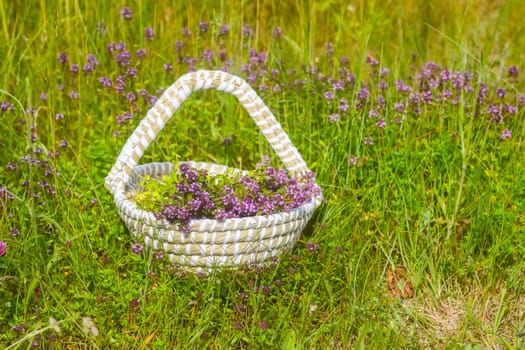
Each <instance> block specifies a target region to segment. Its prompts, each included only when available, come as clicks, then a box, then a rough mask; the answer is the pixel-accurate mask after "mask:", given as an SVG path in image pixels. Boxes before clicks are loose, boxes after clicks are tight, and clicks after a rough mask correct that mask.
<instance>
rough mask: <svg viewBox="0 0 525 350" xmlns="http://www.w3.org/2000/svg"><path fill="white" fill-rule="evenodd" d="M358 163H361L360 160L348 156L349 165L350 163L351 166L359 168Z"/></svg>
mask: <svg viewBox="0 0 525 350" xmlns="http://www.w3.org/2000/svg"><path fill="white" fill-rule="evenodd" d="M358 162H359V158H357V157H355V156H353V155H349V156H348V163H350V164H351V165H353V166H357V164H358Z"/></svg>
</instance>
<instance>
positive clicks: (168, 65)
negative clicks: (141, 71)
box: [164, 63, 173, 72]
mask: <svg viewBox="0 0 525 350" xmlns="http://www.w3.org/2000/svg"><path fill="white" fill-rule="evenodd" d="M164 70H165V71H166V72H171V71H172V70H173V65H172V64H171V63H164Z"/></svg>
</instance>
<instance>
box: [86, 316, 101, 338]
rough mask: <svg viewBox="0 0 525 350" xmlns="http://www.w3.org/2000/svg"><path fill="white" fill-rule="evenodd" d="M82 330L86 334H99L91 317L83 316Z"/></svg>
mask: <svg viewBox="0 0 525 350" xmlns="http://www.w3.org/2000/svg"><path fill="white" fill-rule="evenodd" d="M82 326H83V328H82V331H83V332H84V333H86V334H89V333H90V332H91V334H93V336H94V337H96V336H98V328H97V326H95V324H94V323H93V320H91V318H90V317H82Z"/></svg>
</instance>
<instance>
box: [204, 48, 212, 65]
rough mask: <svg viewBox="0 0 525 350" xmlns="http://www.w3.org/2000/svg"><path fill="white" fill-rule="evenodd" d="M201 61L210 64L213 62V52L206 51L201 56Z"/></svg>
mask: <svg viewBox="0 0 525 350" xmlns="http://www.w3.org/2000/svg"><path fill="white" fill-rule="evenodd" d="M202 59H204V60H206V61H208V62H211V61H212V60H213V51H212V50H210V49H206V50H205V51H204V53H203V54H202Z"/></svg>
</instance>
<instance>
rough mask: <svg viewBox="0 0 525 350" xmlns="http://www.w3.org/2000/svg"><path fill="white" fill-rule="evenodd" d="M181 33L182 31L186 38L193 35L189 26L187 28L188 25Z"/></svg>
mask: <svg viewBox="0 0 525 350" xmlns="http://www.w3.org/2000/svg"><path fill="white" fill-rule="evenodd" d="M181 33H182V36H184V37H186V38H188V37H190V36H191V30H190V29H189V28H186V27H184V28H182V30H181Z"/></svg>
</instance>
